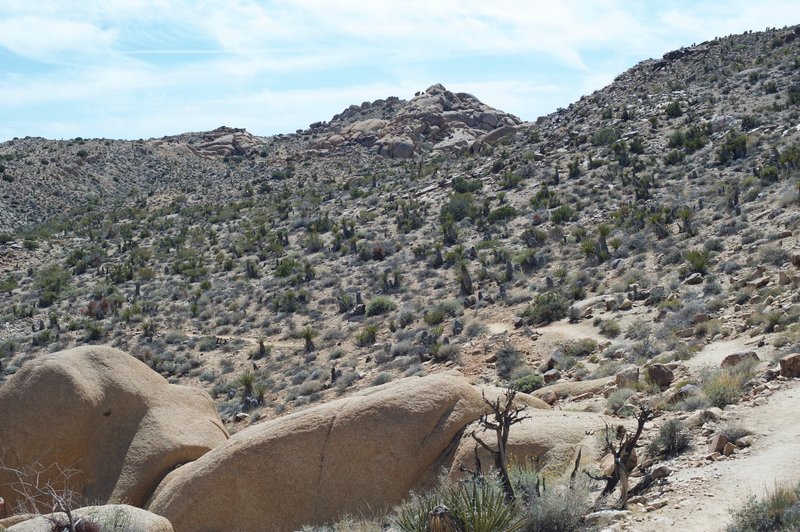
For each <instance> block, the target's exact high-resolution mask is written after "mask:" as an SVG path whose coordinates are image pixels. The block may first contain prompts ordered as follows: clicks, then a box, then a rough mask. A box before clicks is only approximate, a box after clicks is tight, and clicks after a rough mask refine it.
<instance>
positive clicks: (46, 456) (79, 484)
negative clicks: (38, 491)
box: [0, 346, 228, 510]
mask: <svg viewBox="0 0 800 532" xmlns="http://www.w3.org/2000/svg"><path fill="white" fill-rule="evenodd" d="M227 439H228V433H227V431H226V430H225V428H224V426H223V424H222V422H221V420H220V419H219V415H218V414H217V411H216V408H215V406H214V403H213V401H212V400H211V398H210V397H209V396H208V394H207V393H205V392H204V391H202V390H199V389H194V388H188V387H184V386H176V385H172V384H169V383H168V382H167V381H166V379H164V378H163V377H162V376H161V375H159V374H158V373H156V372H154V371H153V370H152V369H150V368H149V367H148V366H147V365H146V364H144V363H143V362H141V361H139V360H137V359H136V358H134V357H132V356H130V355H128V354H126V353H124V352H122V351H119V350H117V349H113V348H110V347H100V346H84V347H78V348H75V349H69V350H66V351H60V352H56V353H51V354H48V355H45V356H42V357H39V358H36V359H34V360H31V361H29V362H27V363H26V364H24V365H23V366H22V368H21V369H20V370H19V371H18V372H17V373H16V374H15V375H13V376H12V377H11V378H10V379H9V380H8V381H6V383H5V384H4V385H3V386H2V387H0V459H2V463H3V465H4V466H5V468H4V469H0V497H3V498H4V499H5V502H6V509H7V510H11V509H16V508H17V507H18V506H19V502H20V501H19V494H18V493H17V491H16V490H15V489H14V488H15V486H16V485H17V484H18V483H19V480H20V478H19V473H22V474H23V475H28V477H27V479H30V478H33V477H31V476H30V475H36V474H38V475H39V482H40V484H41V485H44V483H48V482H49V483H51V484H52V485H53V487H54V488H55V489H57V490H63V489H66V488H69V489H70V490H71V491H73V492H75V493H77V494H78V495H79V496H81V497H82V498H83V499H84V500H86V501H94V502H101V503H109V502H125V503H128V504H132V505H135V506H141V505H143V504H144V503H145V502H146V501H147V500H148V498H149V496H150V494H151V493H152V492H153V490H154V489H155V488H156V486H157V485H158V484H159V482H160V481H161V479H162V478H163V477H164V476H165V475H166V474H167V473H168V472H169V471H171V470H172V469H173V468H174V467H176V466H177V465H180V464H183V463H186V462H191V461H192V460H195V459H197V458H199V457H200V456H202V455H203V454H205V453H206V452H208V451H209V450H210V449H212V448H214V447H216V446H218V445H220V444H222V443H224V442H225V441H227ZM9 469H13V470H16V471H17V472H16V473H15V472H12V471H9ZM43 509H44V508H38V510H43ZM47 509H48V510H49V509H50V508H47Z"/></svg>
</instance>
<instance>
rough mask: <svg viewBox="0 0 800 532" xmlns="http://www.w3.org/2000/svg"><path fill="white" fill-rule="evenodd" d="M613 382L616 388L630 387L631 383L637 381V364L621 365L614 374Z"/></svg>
mask: <svg viewBox="0 0 800 532" xmlns="http://www.w3.org/2000/svg"><path fill="white" fill-rule="evenodd" d="M614 382H615V383H616V385H617V387H618V388H625V387H628V388H630V387H631V385H633V384H636V383H637V382H639V366H636V365H635V364H629V365H627V366H623V367H622V369H620V370H619V371H617V373H616V374H615V375H614Z"/></svg>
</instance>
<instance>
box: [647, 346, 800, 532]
mask: <svg viewBox="0 0 800 532" xmlns="http://www.w3.org/2000/svg"><path fill="white" fill-rule="evenodd" d="M716 348H720V346H719V345H717V346H716ZM716 348H715V350H713V351H712V352H717V349H716ZM798 411H800V381H797V380H795V381H793V382H792V383H790V384H789V386H788V387H787V388H784V389H781V390H778V391H776V392H775V393H773V394H772V395H771V396H770V397H769V398H768V400H767V403H766V404H765V405H762V406H755V407H752V406H739V407H738V408H737V410H736V411H735V413H734V415H733V416H732V417H733V418H734V419H736V420H737V421H738V422H739V423H741V424H742V425H743V426H744V427H745V428H748V429H750V430H752V431H753V432H754V434H755V435H756V441H755V443H754V444H753V447H751V448H750V449H748V450H747V451H746V452H745V453H742V454H740V455H738V456H737V457H736V458H735V459H732V460H726V461H721V462H708V463H707V465H704V466H702V467H697V468H688V469H683V470H679V471H677V472H676V473H675V474H674V476H673V477H670V483H671V484H672V485H673V486H674V487H675V491H674V494H673V497H672V498H671V499H672V500H671V501H670V504H669V505H668V506H666V507H665V508H663V509H661V510H659V511H657V512H654V513H653V514H645V516H644V518H643V521H642V522H634V528H633V529H635V530H638V531H641V532H656V531H658V532H663V530H664V529H665V528H666V529H668V530H687V531H689V530H697V531H717V530H724V529H725V527H726V525H727V524H728V523H729V522H730V516H731V511H732V510H734V511H735V509H737V508H739V507H740V506H741V505H742V503H743V502H744V501H746V500H747V497H748V496H749V495H757V496H761V495H763V494H764V492H765V491H766V490H767V489H770V488H772V487H774V486H775V485H776V484H783V483H789V484H791V483H795V482H797V481H800V459H798V456H800V455H799V454H798V453H799V452H800V418H799V417H798Z"/></svg>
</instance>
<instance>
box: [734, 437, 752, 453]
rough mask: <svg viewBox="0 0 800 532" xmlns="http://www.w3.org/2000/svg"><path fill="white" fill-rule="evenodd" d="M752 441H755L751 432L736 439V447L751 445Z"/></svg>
mask: <svg viewBox="0 0 800 532" xmlns="http://www.w3.org/2000/svg"><path fill="white" fill-rule="evenodd" d="M753 441H755V436H753V435H751V434H750V435H747V436H742V437H741V438H739V439H738V440H736V447H739V448H740V449H743V448H745V447H750V446H751V445H753Z"/></svg>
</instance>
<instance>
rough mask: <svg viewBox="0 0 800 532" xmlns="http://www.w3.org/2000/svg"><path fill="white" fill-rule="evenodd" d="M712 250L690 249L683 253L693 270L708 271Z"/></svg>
mask: <svg viewBox="0 0 800 532" xmlns="http://www.w3.org/2000/svg"><path fill="white" fill-rule="evenodd" d="M710 256H711V252H710V251H709V250H708V249H705V248H703V249H690V250H688V251H686V252H685V253H684V254H683V258H685V259H686V262H688V263H689V267H690V269H691V270H692V271H693V272H698V273H706V271H708V259H709V258H710Z"/></svg>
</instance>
